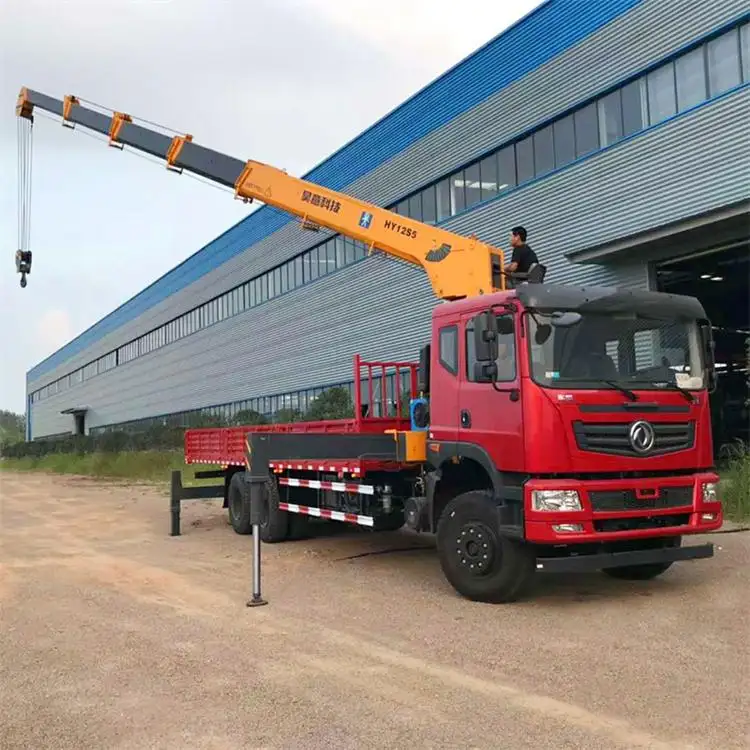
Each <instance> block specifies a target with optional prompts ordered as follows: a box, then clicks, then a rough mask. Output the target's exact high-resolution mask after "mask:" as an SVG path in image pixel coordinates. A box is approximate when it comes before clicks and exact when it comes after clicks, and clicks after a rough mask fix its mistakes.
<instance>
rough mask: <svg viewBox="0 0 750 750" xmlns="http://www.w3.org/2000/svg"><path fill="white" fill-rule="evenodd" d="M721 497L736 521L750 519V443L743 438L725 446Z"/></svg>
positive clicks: (726, 511) (728, 512)
mask: <svg viewBox="0 0 750 750" xmlns="http://www.w3.org/2000/svg"><path fill="white" fill-rule="evenodd" d="M722 454H723V461H722V468H721V499H722V504H723V506H724V513H725V515H726V517H727V518H730V519H732V520H734V521H746V520H750V445H748V444H747V443H744V442H743V441H742V440H737V441H736V443H734V444H730V445H727V446H723V448H722Z"/></svg>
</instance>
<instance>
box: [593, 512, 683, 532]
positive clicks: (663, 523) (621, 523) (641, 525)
mask: <svg viewBox="0 0 750 750" xmlns="http://www.w3.org/2000/svg"><path fill="white" fill-rule="evenodd" d="M689 523H690V514H689V513H680V514H677V515H674V514H671V515H668V516H636V517H635V518H632V517H630V518H603V519H600V520H598V521H594V531H599V532H607V531H638V530H640V529H665V528H668V527H670V526H687V525H689Z"/></svg>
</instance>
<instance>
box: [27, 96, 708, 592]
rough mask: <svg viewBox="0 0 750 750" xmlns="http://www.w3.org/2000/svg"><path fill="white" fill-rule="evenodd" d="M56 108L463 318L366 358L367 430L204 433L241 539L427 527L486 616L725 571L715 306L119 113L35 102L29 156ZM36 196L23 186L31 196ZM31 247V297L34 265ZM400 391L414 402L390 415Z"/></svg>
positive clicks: (204, 452)
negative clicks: (536, 581)
mask: <svg viewBox="0 0 750 750" xmlns="http://www.w3.org/2000/svg"><path fill="white" fill-rule="evenodd" d="M36 108H41V109H43V110H46V111H47V112H49V113H51V114H53V115H57V116H60V117H61V118H62V121H63V124H65V125H67V126H69V127H70V128H73V127H75V126H81V127H84V128H86V129H88V130H92V131H94V132H97V133H100V134H103V135H106V136H107V137H108V138H109V144H110V145H112V146H116V147H118V148H122V149H124V148H125V147H128V148H133V149H136V150H139V151H142V152H144V153H148V154H150V155H152V156H155V157H158V158H162V159H164V161H165V162H166V165H167V167H168V168H169V169H171V170H172V171H174V172H176V173H181V172H183V171H185V170H187V171H188V172H192V173H194V174H198V175H201V176H202V177H204V178H207V179H209V180H212V181H213V182H215V183H217V184H219V185H223V186H225V187H230V188H232V189H233V191H234V194H235V196H236V197H238V198H241V199H242V200H245V201H254V200H258V201H261V202H263V203H266V204H268V205H271V206H274V207H276V208H279V209H282V210H284V211H287V212H288V213H290V214H291V215H292V216H294V217H296V218H297V219H298V220H299V221H300V226H301V228H302V229H309V230H313V231H319V230H320V229H321V228H327V229H329V230H332V231H334V232H338V233H340V234H341V235H344V236H346V237H350V238H353V239H355V240H357V241H359V242H362V243H363V244H364V245H365V246H366V247H367V248H368V250H369V251H370V252H373V251H380V252H383V253H386V254H387V255H389V256H391V257H394V258H397V259H399V260H401V261H404V262H407V263H411V264H413V265H416V266H419V267H420V268H422V269H423V270H424V272H425V273H426V275H427V277H428V279H429V281H430V283H431V285H432V289H433V291H434V293H435V295H436V297H437V298H438V299H439V300H441V301H442V304H438V305H437V306H436V307H435V309H434V311H433V314H432V332H431V337H430V342H429V343H428V344H426V345H425V347H424V348H423V349H422V351H421V352H420V357H419V363H418V364H417V363H398V362H380V363H367V362H362V361H361V360H359V359H355V367H354V370H355V371H354V383H355V389H354V390H355V398H354V401H355V404H354V415H353V417H352V418H351V419H348V420H342V421H330V422H306V423H294V424H285V425H273V426H262V427H234V428H217V429H195V430H188V431H187V432H186V434H185V459H186V462H187V463H188V464H194V463H201V464H203V463H214V464H217V465H219V467H220V468H218V469H217V470H216V473H218V474H219V475H220V476H222V477H223V478H224V488H223V492H224V497H225V504H226V506H227V507H228V508H229V516H230V519H231V522H232V525H233V526H234V529H235V530H236V531H237V532H238V533H241V534H246V533H249V532H250V530H251V514H250V508H251V497H256V498H262V499H263V523H262V526H261V533H262V539H263V540H265V541H266V542H268V543H273V542H281V541H284V540H285V539H289V538H290V537H297V538H299V537H301V536H303V535H304V534H305V531H306V525H307V523H308V522H309V521H310V518H311V517H316V516H317V517H319V518H321V519H324V520H327V521H343V522H347V523H353V524H359V525H362V526H367V527H370V528H372V529H374V530H379V529H398V528H400V527H401V526H404V525H406V526H407V527H408V528H410V529H413V530H415V531H418V532H429V533H433V534H435V535H436V537H437V548H438V553H439V557H440V563H441V566H442V569H443V571H444V573H445V576H446V578H447V579H448V581H450V583H451V584H452V585H453V586H454V588H455V589H456V590H457V591H458V592H460V593H461V594H463V595H464V596H466V597H469V598H471V599H476V600H482V601H511V600H513V599H515V598H517V597H519V596H520V595H521V594H522V593H523V591H524V590H525V589H526V587H527V585H528V584H529V582H530V581H531V579H532V574H533V573H534V572H535V571H565V570H569V571H570V570H590V569H601V570H604V571H605V572H606V573H608V574H609V575H612V576H615V577H619V578H629V579H639V580H644V579H649V578H653V577H654V576H657V575H659V574H661V573H663V572H664V571H665V570H667V568H669V567H670V565H672V563H674V562H675V561H678V560H687V559H694V558H702V557H710V556H711V555H712V554H713V547H712V545H711V544H703V545H693V546H683V545H682V540H683V538H689V537H690V536H691V535H694V534H701V533H706V532H711V531H715V530H716V529H718V528H719V527H720V526H721V524H722V508H721V503H720V502H719V498H718V494H717V485H718V476H717V474H716V472H715V471H714V467H713V447H712V438H711V421H710V415H709V402H708V393H709V391H710V390H711V389H712V388H714V387H715V367H714V361H713V341H712V336H711V326H710V323H709V321H708V320H707V319H706V314H705V311H704V309H703V307H702V306H701V304H700V302H699V301H698V300H696V299H694V298H690V297H683V296H675V295H668V294H661V293H657V292H645V291H627V290H621V289H617V288H610V287H576V286H561V285H554V284H545V283H544V279H545V273H546V269H545V267H544V266H543V265H542V264H538V265H537V266H536V267H534V268H532V269H530V270H529V272H528V273H527V274H526V275H522V274H516V273H511V274H508V273H507V272H506V269H505V266H504V256H503V253H502V251H501V250H499V249H497V248H495V247H492V246H491V245H489V244H486V243H485V242H482V241H481V240H479V239H478V238H477V237H475V236H473V235H472V236H469V237H465V236H462V235H458V234H456V233H453V232H451V231H448V230H446V229H445V228H442V227H440V226H435V225H432V224H427V223H423V222H419V221H416V220H414V219H411V218H409V217H407V216H401V215H399V214H398V213H397V212H395V211H390V210H387V209H384V208H381V207H379V206H376V205H373V204H370V203H367V202H365V201H362V200H360V199H358V198H355V197H353V196H350V195H346V194H345V193H341V192H338V191H335V190H331V189H329V188H327V187H325V186H323V185H317V184H314V183H311V182H309V181H305V180H302V179H299V178H296V177H293V176H291V175H288V174H287V173H286V172H284V171H283V170H280V169H277V168H275V167H272V166H269V165H267V164H262V163H260V162H257V161H252V160H249V161H245V160H240V159H235V158H232V157H230V156H226V155H224V154H220V153H218V152H216V151H213V150H211V149H209V148H206V147H204V146H201V145H199V144H197V143H194V142H193V138H192V136H191V135H175V134H174V131H169V132H166V131H163V130H160V129H158V128H155V127H154V126H153V125H151V124H149V123H145V122H141V123H138V122H136V121H135V120H134V118H133V117H131V116H130V115H127V114H125V113H122V112H112V113H110V114H109V115H108V114H103V113H102V112H101V111H97V110H93V109H90V108H87V107H84V106H82V105H81V102H80V100H79V99H78V98H76V97H75V96H66V97H65V98H64V99H63V100H60V99H55V98H52V97H49V96H47V95H45V94H41V93H39V92H36V91H33V90H31V89H27V88H23V89H21V91H20V93H19V97H18V101H17V104H16V113H17V114H18V116H19V118H21V120H20V124H21V126H22V127H21V129H20V133H21V135H22V136H23V138H26V137H27V136H29V137H30V128H31V123H32V122H33V117H34V110H35V109H36ZM23 138H22V140H21V142H24V143H25V142H26V141H24V140H23ZM28 154H30V151H29V150H24V151H23V153H22V154H21V156H22V157H23V158H28ZM28 167H29V165H26V164H24V169H22V170H20V174H21V177H22V180H26V181H28V179H29V175H30V174H31V170H30V168H28ZM29 189H30V184H23V185H22V186H21V190H22V193H23V194H24V195H28V194H29V193H28V191H29ZM24 236H26V234H24ZM21 244H22V247H20V248H19V250H18V253H17V255H16V268H17V271H18V272H19V273H20V274H21V283H22V285H25V284H26V276H27V275H28V274H29V273H30V272H31V250H30V249H29V247H28V244H27V243H26V242H22V243H21ZM509 280H510V281H511V282H512V285H513V286H514V287H515V288H513V289H508V288H507V287H508V286H509V284H508V281H509ZM387 335H388V334H387V331H383V336H384V337H385V336H387ZM332 345H335V342H332ZM363 368H364V369H365V375H364V377H363V375H362V370H363ZM402 372H403V375H402ZM375 374H377V376H378V377H377V379H378V384H379V385H378V386H377V387H376V385H375V380H376V377H375ZM402 377H403V378H404V379H405V380H406V381H407V382H408V385H409V391H410V393H409V398H408V416H406V415H405V414H403V413H402V412H403V409H402V406H404V405H402V404H401V388H400V386H401V384H402ZM389 378H390V379H392V380H393V381H394V382H395V383H396V384H397V387H396V388H395V389H394V390H395V393H394V394H392V399H391V400H392V401H394V402H395V403H394V404H393V407H394V408H392V409H390V410H389V409H388V408H386V402H387V401H388V398H387V397H388V393H387V390H388V382H389ZM378 393H380V396H379V397H377V398H376V394H378ZM405 400H406V399H405ZM378 407H379V408H378ZM176 484H177V485H180V486H181V482H180V475H179V474H177V475H176V476H175V475H173V493H172V496H173V502H172V524H173V533H179V502H180V499H181V498H187V497H210V496H212V495H211V493H212V492H213V491H214V490H213V488H188V490H186V491H185V492H183V493H182V494H181V493H180V492H179V491H176V489H175V485H176ZM180 486H178V487H177V490H179V489H180ZM258 487H261V488H262V489H261V491H258ZM203 490H206V492H205V493H204V492H202V491H203ZM252 507H253V509H254V510H257V508H258V506H255V505H253V506H252Z"/></svg>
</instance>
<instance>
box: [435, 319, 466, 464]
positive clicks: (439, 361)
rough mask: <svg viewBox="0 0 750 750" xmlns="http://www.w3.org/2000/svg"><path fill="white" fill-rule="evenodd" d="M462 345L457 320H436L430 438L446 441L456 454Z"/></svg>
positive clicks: (449, 449)
mask: <svg viewBox="0 0 750 750" xmlns="http://www.w3.org/2000/svg"><path fill="white" fill-rule="evenodd" d="M458 349H459V324H458V321H457V320H452V321H447V320H446V321H445V322H441V321H440V319H439V318H438V319H437V320H436V322H435V326H434V333H433V338H432V357H431V359H432V362H431V363H430V370H431V372H430V433H429V435H430V438H432V439H434V440H436V441H440V442H441V443H445V444H444V445H443V446H442V448H441V452H442V451H443V450H447V451H448V452H449V454H451V455H452V452H453V450H454V449H455V443H456V440H457V439H458V388H459V376H458V358H459V354H458Z"/></svg>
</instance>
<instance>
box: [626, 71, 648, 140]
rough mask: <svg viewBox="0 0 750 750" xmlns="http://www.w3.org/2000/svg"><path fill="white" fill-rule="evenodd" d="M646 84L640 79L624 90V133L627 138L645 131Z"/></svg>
mask: <svg viewBox="0 0 750 750" xmlns="http://www.w3.org/2000/svg"><path fill="white" fill-rule="evenodd" d="M644 84H645V81H644V80H643V79H642V78H639V79H638V80H636V81H632V82H631V83H629V84H627V86H623V88H622V132H623V135H625V136H628V135H633V133H637V132H638V131H639V130H643V125H644V123H645V122H646V115H645V110H646V101H645V97H644V95H643V93H644V92H643V89H644Z"/></svg>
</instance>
